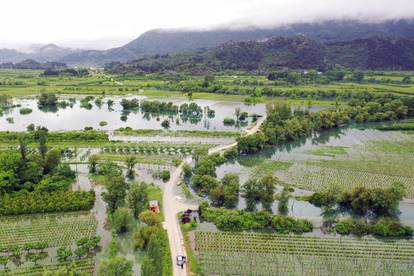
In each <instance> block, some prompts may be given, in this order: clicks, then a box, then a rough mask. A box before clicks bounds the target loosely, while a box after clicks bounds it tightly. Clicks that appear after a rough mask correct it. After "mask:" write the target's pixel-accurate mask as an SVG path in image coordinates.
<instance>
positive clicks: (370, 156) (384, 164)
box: [280, 139, 414, 198]
mask: <svg viewBox="0 0 414 276" xmlns="http://www.w3.org/2000/svg"><path fill="white" fill-rule="evenodd" d="M332 149H335V150H334V151H335V153H334V151H333V150H332ZM338 149H341V150H340V151H338ZM337 152H340V153H339V154H338V153H337ZM306 154H311V155H315V154H316V155H322V156H327V157H331V159H322V160H314V159H308V160H298V161H296V162H295V163H294V164H293V165H292V166H291V167H290V168H289V169H288V170H287V171H286V172H281V174H280V177H281V178H282V179H283V180H285V181H287V182H289V183H291V184H293V185H295V186H297V187H300V188H303V189H308V190H312V191H321V190H324V189H326V188H332V187H333V188H335V189H340V190H345V191H347V190H348V191H349V190H352V189H353V188H355V187H356V186H365V187H369V188H376V187H377V188H383V187H390V186H391V185H392V184H393V183H395V182H401V183H403V184H404V185H405V186H406V188H407V192H408V197H410V198H412V197H414V171H413V170H412V168H413V167H414V142H413V141H412V140H411V139H406V140H396V141H370V142H367V143H365V144H364V145H359V146H354V147H352V148H347V150H346V151H345V150H344V151H342V147H321V148H319V149H316V150H312V151H308V152H306Z"/></svg>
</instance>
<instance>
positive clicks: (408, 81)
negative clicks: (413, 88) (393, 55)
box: [402, 76, 411, 83]
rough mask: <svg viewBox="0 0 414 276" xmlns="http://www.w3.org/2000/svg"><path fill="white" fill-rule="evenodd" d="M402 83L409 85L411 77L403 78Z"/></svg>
mask: <svg viewBox="0 0 414 276" xmlns="http://www.w3.org/2000/svg"><path fill="white" fill-rule="evenodd" d="M402 82H403V83H411V77H410V76H405V77H404V78H403V79H402Z"/></svg>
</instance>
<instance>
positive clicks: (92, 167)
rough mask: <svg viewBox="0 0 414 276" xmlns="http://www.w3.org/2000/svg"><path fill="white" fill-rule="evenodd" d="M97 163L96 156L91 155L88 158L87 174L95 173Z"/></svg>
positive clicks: (97, 158)
mask: <svg viewBox="0 0 414 276" xmlns="http://www.w3.org/2000/svg"><path fill="white" fill-rule="evenodd" d="M98 161H99V157H98V156H97V155H95V154H93V155H91V156H89V159H88V163H89V165H88V167H89V173H92V174H93V173H96V172H97V167H98Z"/></svg>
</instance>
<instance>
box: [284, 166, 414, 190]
mask: <svg viewBox="0 0 414 276" xmlns="http://www.w3.org/2000/svg"><path fill="white" fill-rule="evenodd" d="M287 179H288V181H289V183H292V184H293V185H295V186H297V187H300V188H303V189H309V190H313V191H321V190H325V189H326V188H329V187H334V188H339V189H341V190H345V191H350V190H352V189H354V188H355V187H357V186H361V185H363V186H365V187H368V188H385V187H390V186H391V184H393V183H395V182H401V183H403V184H404V185H405V186H406V188H407V192H408V196H409V197H413V196H414V178H412V177H404V176H393V175H386V174H376V173H370V172H361V171H358V170H353V169H342V168H341V169H340V168H328V167H321V166H313V165H307V164H303V163H300V162H295V164H294V165H293V166H292V167H291V168H290V169H289V171H288V172H287Z"/></svg>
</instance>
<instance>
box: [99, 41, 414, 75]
mask: <svg viewBox="0 0 414 276" xmlns="http://www.w3.org/2000/svg"><path fill="white" fill-rule="evenodd" d="M335 66H340V67H345V68H355V69H372V70H380V69H383V70H387V69H388V70H413V69H414V39H407V38H389V37H379V36H375V37H370V38H361V39H355V40H351V41H345V42H322V41H319V40H314V39H310V38H308V37H305V36H294V37H276V38H270V39H267V40H264V41H230V42H227V43H224V44H222V45H220V46H217V47H215V48H211V49H207V50H198V51H193V52H185V53H178V54H165V55H156V56H152V57H146V58H140V59H137V60H135V61H131V62H127V63H119V62H114V63H110V64H107V66H106V69H107V70H108V71H111V72H114V73H129V72H166V71H169V72H173V71H174V72H190V73H196V74H202V73H208V72H218V71H223V70H243V71H269V70H272V69H275V68H291V69H317V70H321V71H323V70H326V69H328V68H332V67H335Z"/></svg>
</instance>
